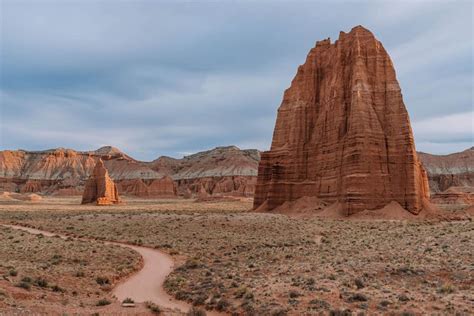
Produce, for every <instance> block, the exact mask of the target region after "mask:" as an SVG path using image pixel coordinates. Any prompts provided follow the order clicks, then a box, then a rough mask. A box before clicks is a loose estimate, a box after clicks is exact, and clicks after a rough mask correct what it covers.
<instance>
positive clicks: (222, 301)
mask: <svg viewBox="0 0 474 316" xmlns="http://www.w3.org/2000/svg"><path fill="white" fill-rule="evenodd" d="M229 305H230V303H229V301H227V300H226V299H225V298H221V299H220V300H219V301H218V302H217V305H216V308H217V310H218V311H220V312H222V311H225V310H226V309H227V308H228V307H229Z"/></svg>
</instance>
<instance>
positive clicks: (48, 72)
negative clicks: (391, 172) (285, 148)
mask: <svg viewBox="0 0 474 316" xmlns="http://www.w3.org/2000/svg"><path fill="white" fill-rule="evenodd" d="M359 24H361V25H364V26H365V27H367V28H369V29H370V30H372V31H373V32H374V33H375V35H376V37H377V38H378V39H379V40H380V41H382V43H383V44H384V46H385V48H386V49H387V50H388V52H389V54H390V55H391V57H392V60H393V62H394V64H395V67H396V70H397V75H398V79H399V81H400V84H401V87H402V92H403V95H404V100H405V104H406V106H407V108H408V111H409V113H410V117H411V121H412V124H413V129H414V132H415V138H416V146H417V149H418V150H422V151H426V152H432V153H450V152H454V151H459V150H463V149H465V148H467V147H470V146H473V134H474V131H473V124H474V123H473V122H474V114H473V112H474V109H473V92H472V91H473V58H474V57H473V31H472V29H473V5H472V2H470V1H403V2H396V1H373V2H362V1H345V2H342V1H327V2H324V1H311V2H310V1H305V2H298V1H291V2H290V1H221V2H214V1H213V2H210V1H208V2H205V1H192V2H184V1H167V2H165V1H107V0H102V1H99V0H97V1H88V0H83V1H67V0H61V1H59V0H58V1H48V2H46V1H38V0H35V1H21V0H15V1H10V0H0V27H1V38H0V67H1V68H0V75H1V82H0V105H1V109H0V111H1V112H0V119H1V120H0V149H18V148H22V149H30V150H37V149H46V148H53V147H67V148H74V149H78V150H90V149H95V148H98V147H100V146H102V145H113V146H116V147H119V148H120V149H122V150H124V151H125V152H127V153H128V154H130V155H131V156H133V157H135V158H137V159H142V160H152V159H154V158H156V157H157V156H159V155H169V156H174V157H180V156H182V155H184V154H188V153H192V152H196V151H199V150H204V149H209V148H213V147H215V146H222V145H231V144H234V145H237V146H239V147H241V148H258V149H261V150H264V149H268V147H269V145H270V142H271V137H272V131H273V127H274V122H275V117H276V110H277V108H278V106H279V104H280V102H281V98H282V94H283V91H284V89H285V88H287V87H288V86H289V84H290V82H291V79H292V78H293V76H294V74H295V72H296V68H297V66H298V65H299V64H302V63H303V62H304V60H305V58H306V54H307V53H308V51H309V49H310V48H311V47H313V46H314V44H315V41H316V40H320V39H323V38H327V37H331V39H332V40H335V39H336V38H337V36H338V34H339V31H340V30H343V31H346V32H347V31H349V30H350V29H351V28H352V27H353V26H356V25H359Z"/></svg>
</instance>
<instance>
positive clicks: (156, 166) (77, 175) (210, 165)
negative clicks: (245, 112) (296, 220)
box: [0, 146, 260, 197]
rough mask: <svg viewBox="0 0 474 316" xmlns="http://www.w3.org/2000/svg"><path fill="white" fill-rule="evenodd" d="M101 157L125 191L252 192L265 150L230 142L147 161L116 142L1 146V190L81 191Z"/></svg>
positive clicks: (146, 194)
mask: <svg viewBox="0 0 474 316" xmlns="http://www.w3.org/2000/svg"><path fill="white" fill-rule="evenodd" d="M98 159H102V160H104V164H105V166H106V168H107V170H108V172H109V174H110V177H111V178H112V179H113V180H114V181H115V183H116V184H117V187H118V190H119V193H120V194H127V195H134V196H138V197H172V196H177V195H178V194H179V195H186V196H193V195H201V194H204V195H213V194H218V195H245V196H251V195H253V190H254V186H255V181H256V176H257V166H258V161H259V159H260V153H259V151H258V150H240V149H239V148H237V147H235V146H228V147H217V148H215V149H212V150H208V151H204V152H200V153H197V154H193V155H189V156H186V157H184V158H182V159H174V158H170V157H160V158H158V159H156V160H154V161H152V162H143V161H138V160H135V159H133V158H131V157H130V156H128V155H126V154H124V153H123V152H121V151H120V150H118V149H117V148H114V147H111V146H106V147H102V148H99V149H97V150H95V151H86V152H80V151H74V150H71V149H64V148H58V149H52V150H45V151H23V150H18V151H9V150H6V151H0V191H7V192H40V193H42V194H54V195H75V194H77V191H80V192H82V189H83V186H84V184H85V182H86V180H87V179H88V177H89V176H90V175H91V174H92V171H93V169H94V166H95V164H96V162H97V160H98ZM172 182H173V183H172Z"/></svg>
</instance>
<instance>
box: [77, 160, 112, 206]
mask: <svg viewBox="0 0 474 316" xmlns="http://www.w3.org/2000/svg"><path fill="white" fill-rule="evenodd" d="M88 203H96V204H97V205H112V204H118V203H120V198H119V195H118V191H117V187H116V186H115V183H114V181H113V180H112V179H111V178H110V177H109V173H108V172H107V169H106V168H105V166H104V162H103V161H102V159H99V160H97V163H96V165H95V167H94V171H93V172H92V174H91V176H90V177H89V180H87V182H86V185H85V188H84V193H83V195H82V204H88Z"/></svg>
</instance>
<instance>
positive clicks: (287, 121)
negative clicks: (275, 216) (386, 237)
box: [254, 26, 429, 215]
mask: <svg viewBox="0 0 474 316" xmlns="http://www.w3.org/2000/svg"><path fill="white" fill-rule="evenodd" d="M303 196H314V197H318V198H320V199H322V200H325V201H330V202H336V201H338V202H340V203H341V205H342V207H343V210H344V212H345V214H346V215H351V214H354V213H356V212H359V211H361V210H364V209H376V208H380V207H383V206H384V205H386V204H388V203H390V202H391V201H396V202H398V203H399V204H400V205H401V206H402V207H404V208H405V209H407V210H409V211H410V212H412V213H414V214H417V213H419V212H420V210H421V209H422V208H423V201H424V199H425V198H428V197H429V188H428V181H427V176H426V172H425V171H424V169H423V167H422V166H421V164H420V162H419V160H418V157H417V154H416V151H415V144H414V140H413V134H412V130H411V127H410V121H409V118H408V113H407V111H406V109H405V105H404V103H403V99H402V94H401V90H400V86H399V84H398V82H397V79H396V76H395V70H394V67H393V64H392V61H391V59H390V57H389V55H388V54H387V52H386V50H385V49H384V47H383V46H382V44H381V43H380V42H379V41H378V40H377V39H376V38H375V37H374V35H373V34H372V33H371V32H370V31H368V30H367V29H365V28H363V27H361V26H357V27H355V28H353V29H352V30H351V32H350V33H348V34H346V33H344V32H341V33H340V35H339V39H338V40H337V41H336V42H335V43H334V44H331V42H330V39H326V40H323V41H320V42H317V43H316V47H314V48H313V49H311V51H310V52H309V54H308V56H307V59H306V62H305V63H304V64H303V65H302V66H300V67H299V68H298V72H297V74H296V76H295V78H294V79H293V81H292V83H291V86H290V88H289V89H287V90H286V91H285V94H284V96H283V102H282V104H281V106H280V108H279V109H278V117H277V121H276V125H275V130H274V133H273V141H272V145H271V149H270V151H267V152H264V153H263V154H262V158H261V162H260V165H259V169H258V180H257V187H256V193H255V200H254V207H255V208H258V207H260V206H261V205H262V204H263V205H264V206H262V207H261V208H266V209H270V210H271V209H273V208H275V207H277V206H279V205H281V204H282V203H284V202H285V201H292V200H296V199H298V198H301V197H303Z"/></svg>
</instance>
